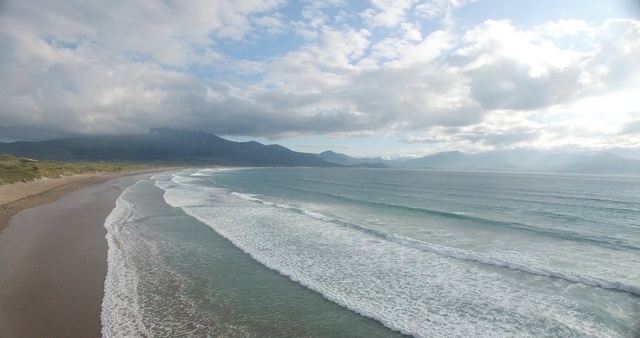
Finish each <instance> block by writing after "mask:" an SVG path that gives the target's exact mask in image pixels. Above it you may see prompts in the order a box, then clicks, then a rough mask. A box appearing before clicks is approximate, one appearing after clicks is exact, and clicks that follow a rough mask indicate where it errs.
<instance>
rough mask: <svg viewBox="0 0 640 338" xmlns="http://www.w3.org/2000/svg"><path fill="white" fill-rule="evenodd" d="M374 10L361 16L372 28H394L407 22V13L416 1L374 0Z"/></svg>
mask: <svg viewBox="0 0 640 338" xmlns="http://www.w3.org/2000/svg"><path fill="white" fill-rule="evenodd" d="M371 2H372V4H373V7H374V8H369V9H367V10H365V11H363V12H362V13H360V16H361V17H362V19H363V20H364V22H365V23H366V24H367V25H369V26H371V27H377V26H383V27H393V26H397V25H398V24H400V23H401V22H405V19H406V16H407V12H408V11H409V9H411V8H412V7H413V5H414V3H415V2H416V1H415V0H372V1H371Z"/></svg>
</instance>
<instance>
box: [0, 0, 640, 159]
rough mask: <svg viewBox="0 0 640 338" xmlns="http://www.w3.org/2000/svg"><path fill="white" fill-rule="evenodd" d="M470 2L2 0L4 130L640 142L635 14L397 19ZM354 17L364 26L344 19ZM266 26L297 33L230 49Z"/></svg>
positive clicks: (448, 144)
mask: <svg viewBox="0 0 640 338" xmlns="http://www.w3.org/2000/svg"><path fill="white" fill-rule="evenodd" d="M464 3H465V2H464V1H451V0H449V1H428V2H422V3H418V2H414V1H375V2H373V8H371V9H369V10H366V11H364V12H362V13H361V16H352V17H347V15H346V13H347V12H346V11H343V12H340V11H342V10H343V9H342V7H343V6H344V7H345V8H346V7H347V6H348V3H345V2H335V1H333V2H331V1H330V2H322V1H312V2H308V3H306V6H305V8H304V10H303V12H302V13H299V14H300V15H301V16H302V19H301V21H290V20H297V19H292V15H291V14H290V13H289V14H282V13H277V12H275V10H277V9H280V8H281V7H282V6H284V5H283V3H282V2H280V1H257V0H254V1H249V2H235V1H218V2H215V3H211V2H200V1H196V0H190V1H185V2H175V3H172V2H169V3H168V4H169V5H164V3H160V2H144V1H141V2H138V1H126V2H125V1H115V2H112V3H109V5H108V6H107V5H104V4H99V3H95V4H93V3H89V4H87V3H84V2H80V1H68V2H64V3H61V4H58V6H54V5H53V4H51V3H49V2H41V3H40V2H36V1H35V0H31V1H22V2H12V3H10V5H9V6H8V12H7V13H8V14H6V15H5V17H3V19H2V20H3V21H2V22H3V26H2V27H3V28H2V31H1V32H0V102H2V103H3V105H2V107H1V108H0V132H1V133H7V132H9V130H11V129H16V130H24V128H33V129H38V130H42V135H45V134H47V133H45V131H51V130H54V131H58V132H59V133H60V134H65V133H66V134H73V133H108V132H114V131H117V132H140V131H143V130H145V129H146V128H150V127H161V126H172V127H182V128H197V129H206V130H208V131H211V132H215V133H218V134H222V135H251V136H265V137H282V136H288V137H293V136H300V135H310V134H327V135H333V136H354V135H388V134H391V133H405V134H404V135H407V134H410V136H407V137H404V138H402V141H403V142H406V143H411V144H415V143H421V142H422V143H425V144H427V145H431V146H433V147H431V148H429V149H428V150H424V151H433V150H434V149H438V150H447V149H449V150H453V149H452V147H453V148H455V147H457V149H459V150H464V149H466V150H468V151H479V150H486V149H495V148H500V147H502V148H513V147H520V146H529V147H536V148H550V147H574V148H579V147H583V148H585V147H592V148H594V149H596V148H597V149H605V148H607V147H614V146H616V147H632V146H633V144H634V143H635V144H638V143H640V135H638V133H637V132H635V130H636V126H637V123H638V122H637V121H638V120H639V119H640V116H635V115H633V116H632V115H629V114H632V113H633V112H638V111H640V99H638V98H637V97H638V95H637V91H638V88H640V49H639V48H640V47H638V46H640V22H639V21H637V20H621V19H612V20H608V21H606V22H605V23H604V24H602V25H594V24H590V23H586V22H584V21H579V20H569V21H558V22H548V23H546V24H543V25H539V26H535V27H522V26H517V25H515V24H514V23H512V22H509V21H486V22H484V23H482V24H479V25H477V26H475V27H470V29H468V30H467V31H465V32H459V31H457V30H455V29H451V28H450V27H449V26H447V25H446V24H443V25H442V28H441V29H439V30H432V31H429V32H426V31H424V32H423V28H422V27H421V24H420V23H419V22H409V21H408V20H409V19H408V17H410V16H413V18H412V20H413V19H415V14H419V15H424V16H428V17H431V18H433V17H437V16H446V15H448V14H447V13H451V11H453V9H455V8H457V7H459V6H461V5H462V4H464ZM414 6H415V10H413V8H414ZM103 7H104V8H103ZM330 11H333V13H336V12H337V13H339V14H338V15H337V16H335V17H334V22H335V23H337V24H335V25H333V26H332V21H331V19H329V17H328V15H327V13H330ZM359 18H360V19H361V20H362V24H363V25H362V26H361V27H368V28H367V29H365V28H354V27H351V26H349V25H347V22H352V20H356V19H359ZM270 29H271V30H272V31H269V30H270ZM265 32H267V33H269V34H287V33H288V34H291V35H290V36H286V37H285V38H283V40H282V41H285V44H286V43H290V42H291V41H288V40H287V39H291V40H293V39H298V40H302V39H300V38H296V34H297V35H299V36H302V37H303V38H304V39H305V42H304V43H302V44H301V45H298V46H294V45H292V47H291V48H290V49H288V50H287V51H285V52H282V53H280V54H277V55H273V56H269V57H268V58H264V59H263V60H261V61H255V59H254V60H252V59H251V57H250V56H248V57H246V58H247V59H243V58H242V57H237V58H233V57H231V56H229V55H230V53H227V51H226V50H225V49H224V48H223V47H224V46H223V45H224V44H232V45H233V46H235V47H237V46H239V47H238V49H242V48H246V49H249V48H250V46H251V43H252V41H260V39H261V38H265V34H264V33H265ZM260 34H262V35H260ZM254 36H257V37H255V38H254ZM230 40H233V41H230ZM247 41H249V42H247ZM248 46H249V47H248ZM190 67H207V71H209V72H211V73H213V75H209V74H207V76H198V75H197V74H194V73H193V71H191V70H190ZM16 112H19V113H16ZM20 128H23V129H20ZM47 135H48V134H47Z"/></svg>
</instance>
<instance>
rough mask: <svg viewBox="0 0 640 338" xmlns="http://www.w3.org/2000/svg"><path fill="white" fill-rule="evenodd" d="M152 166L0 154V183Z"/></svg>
mask: <svg viewBox="0 0 640 338" xmlns="http://www.w3.org/2000/svg"><path fill="white" fill-rule="evenodd" d="M153 167H157V166H154V165H146V164H128V163H110V162H74V163H65V162H50V161H38V160H33V159H30V158H24V157H13V156H9V155H0V185H2V184H8V183H15V182H30V181H33V180H37V179H39V178H43V177H47V178H58V177H61V176H66V175H74V174H86V173H97V172H103V171H109V172H113V171H121V170H137V169H148V168H153Z"/></svg>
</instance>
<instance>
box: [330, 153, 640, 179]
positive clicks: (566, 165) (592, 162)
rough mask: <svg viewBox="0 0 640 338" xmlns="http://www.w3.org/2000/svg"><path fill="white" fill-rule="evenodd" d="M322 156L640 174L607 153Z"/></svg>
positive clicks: (407, 165)
mask: <svg viewBox="0 0 640 338" xmlns="http://www.w3.org/2000/svg"><path fill="white" fill-rule="evenodd" d="M319 156H320V157H322V158H323V159H325V160H327V161H332V162H335V163H339V164H342V165H349V166H353V165H358V164H360V163H367V164H374V163H381V164H385V165H387V166H392V167H395V168H403V169H432V170H474V171H510V172H556V173H582V174H621V175H640V160H635V159H626V158H622V157H620V156H617V155H614V154H611V153H607V152H601V153H595V154H571V153H554V152H544V151H539V150H534V149H516V150H508V151H487V152H482V153H477V154H465V153H463V152H460V151H449V152H440V153H437V154H433V155H429V156H424V157H420V158H413V159H395V160H385V159H382V158H380V157H378V158H360V159H358V158H354V157H350V156H347V155H344V154H340V153H335V152H333V151H325V152H323V153H321V154H320V155H319Z"/></svg>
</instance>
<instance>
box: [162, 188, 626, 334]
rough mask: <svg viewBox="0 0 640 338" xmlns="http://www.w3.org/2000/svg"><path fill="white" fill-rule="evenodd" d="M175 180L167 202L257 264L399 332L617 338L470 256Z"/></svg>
mask: <svg viewBox="0 0 640 338" xmlns="http://www.w3.org/2000/svg"><path fill="white" fill-rule="evenodd" d="M177 181H180V180H177ZM177 181H176V180H174V182H173V183H169V184H167V183H166V182H164V183H161V182H157V183H156V185H157V186H159V187H161V188H162V189H164V190H165V194H164V198H165V201H166V202H167V203H168V204H170V205H172V206H176V207H178V206H179V207H182V209H183V210H184V211H185V212H186V213H187V214H189V215H191V216H193V217H195V218H196V219H198V220H199V221H201V222H203V223H205V224H207V225H209V226H210V227H211V228H213V229H214V230H215V231H216V232H218V233H219V234H220V235H222V236H223V237H225V238H227V239H229V240H230V241H231V242H232V243H233V244H234V245H236V246H237V247H238V248H240V249H242V250H243V251H245V252H246V253H248V254H249V255H251V256H252V257H253V258H254V259H255V260H257V261H259V262H261V263H262V264H263V265H265V266H267V267H269V268H271V269H273V270H276V271H278V272H280V273H281V274H284V275H286V276H289V277H290V278H291V279H292V280H294V281H297V282H299V283H300V284H302V285H305V286H307V287H308V288H310V289H312V290H315V291H317V292H319V293H321V294H322V295H323V296H325V297H326V298H328V299H330V300H332V301H334V302H336V303H338V304H340V305H342V306H345V307H347V308H349V309H351V310H353V311H355V312H357V313H360V314H362V315H364V316H367V317H371V318H374V319H376V320H378V321H380V322H382V323H383V324H384V325H386V326H388V327H390V328H392V329H395V330H398V331H401V332H404V333H406V334H411V335H415V336H417V337H445V336H474V337H518V336H543V335H546V336H554V335H555V336H562V337H615V336H618V334H617V333H616V332H613V331H612V330H611V329H609V328H606V327H604V326H603V325H602V324H601V323H599V322H598V321H595V320H594V318H593V317H592V315H591V314H589V313H586V312H582V311H580V306H579V305H577V304H575V303H573V302H571V301H569V300H568V299H565V298H562V297H560V296H558V295H556V294H554V293H548V292H547V290H546V289H545V288H535V287H532V286H531V285H529V284H526V283H525V284H523V283H522V282H521V281H518V280H515V279H509V278H507V277H505V276H504V275H502V274H498V273H495V272H491V271H489V270H483V269H478V268H477V267H476V266H475V265H473V264H471V263H469V262H465V261H468V260H470V259H465V258H468V257H465V254H469V253H468V252H457V251H455V250H454V251H446V252H445V250H444V249H443V248H439V247H428V248H427V247H425V248H418V247H417V246H419V243H414V242H410V241H409V239H405V238H402V237H398V236H396V237H395V238H386V239H385V238H381V237H380V236H372V235H371V234H369V233H366V232H363V231H360V230H358V229H355V228H353V227H349V226H342V225H340V224H337V223H336V220H333V219H331V218H329V217H326V216H324V215H321V214H319V213H315V212H311V211H304V210H302V211H300V210H297V209H295V208H291V207H288V206H284V208H283V207H282V206H280V205H279V204H277V203H272V202H267V201H264V200H261V199H259V198H257V197H258V196H255V195H247V194H238V193H235V194H234V196H231V195H230V194H229V193H228V191H226V190H224V189H218V188H212V187H197V186H192V185H188V184H187V185H184V184H180V183H179V182H177ZM238 197H239V198H238ZM212 198H214V199H215V201H216V202H215V203H210V201H211V199H212ZM256 202H257V203H256ZM273 206H275V207H276V208H273ZM425 245H426V244H425ZM448 249H450V248H448ZM438 250H439V251H441V252H436V251H438ZM454 255H457V256H459V257H461V258H459V259H451V258H452V256H454ZM471 260H472V259H471ZM531 283H547V282H545V281H539V280H538V281H536V280H533V281H531Z"/></svg>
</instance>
